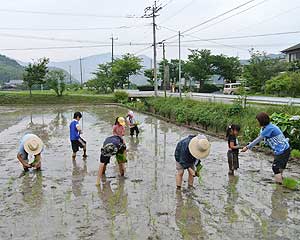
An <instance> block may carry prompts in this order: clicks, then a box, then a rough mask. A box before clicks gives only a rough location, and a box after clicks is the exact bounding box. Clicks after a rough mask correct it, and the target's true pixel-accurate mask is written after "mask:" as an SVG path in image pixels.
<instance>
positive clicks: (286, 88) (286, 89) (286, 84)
mask: <svg viewBox="0 0 300 240" xmlns="http://www.w3.org/2000/svg"><path fill="white" fill-rule="evenodd" d="M265 91H266V93H271V94H277V95H278V96H291V97H296V96H299V95H300V73H298V72H285V73H282V74H279V75H278V76H276V77H273V78H272V79H271V80H268V81H267V82H266V87H265Z"/></svg>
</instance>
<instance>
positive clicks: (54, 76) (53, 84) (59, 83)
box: [46, 70, 66, 96]
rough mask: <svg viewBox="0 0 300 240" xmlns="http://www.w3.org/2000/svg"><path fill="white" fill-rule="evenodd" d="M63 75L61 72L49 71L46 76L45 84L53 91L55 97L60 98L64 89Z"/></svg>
mask: <svg viewBox="0 0 300 240" xmlns="http://www.w3.org/2000/svg"><path fill="white" fill-rule="evenodd" d="M65 77H66V76H65V73H64V72H63V71H62V70H51V71H49V72H48V73H47V75H46V84H47V86H48V87H49V89H52V90H54V91H55V93H56V95H57V96H62V95H63V92H64V91H65V89H66V83H65Z"/></svg>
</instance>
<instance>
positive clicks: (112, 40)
mask: <svg viewBox="0 0 300 240" xmlns="http://www.w3.org/2000/svg"><path fill="white" fill-rule="evenodd" d="M110 40H111V63H112V64H113V63H114V41H115V40H118V38H114V35H113V34H112V35H111V38H110Z"/></svg>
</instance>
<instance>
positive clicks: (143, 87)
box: [137, 85, 154, 91]
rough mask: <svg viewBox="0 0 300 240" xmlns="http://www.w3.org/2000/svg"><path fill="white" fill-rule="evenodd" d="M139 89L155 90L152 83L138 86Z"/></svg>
mask: <svg viewBox="0 0 300 240" xmlns="http://www.w3.org/2000/svg"><path fill="white" fill-rule="evenodd" d="M137 89H138V90H140V91H154V87H153V86H150V85H144V86H137Z"/></svg>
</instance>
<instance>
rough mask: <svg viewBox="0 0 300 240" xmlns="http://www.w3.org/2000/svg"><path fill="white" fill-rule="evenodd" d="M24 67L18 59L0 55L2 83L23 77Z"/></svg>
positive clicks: (0, 80)
mask: <svg viewBox="0 0 300 240" xmlns="http://www.w3.org/2000/svg"><path fill="white" fill-rule="evenodd" d="M23 72H24V68H23V67H22V66H21V65H20V64H18V63H17V61H15V60H13V59H10V58H8V57H6V56H3V55H0V84H1V83H3V82H8V81H9V80H14V79H23Z"/></svg>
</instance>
